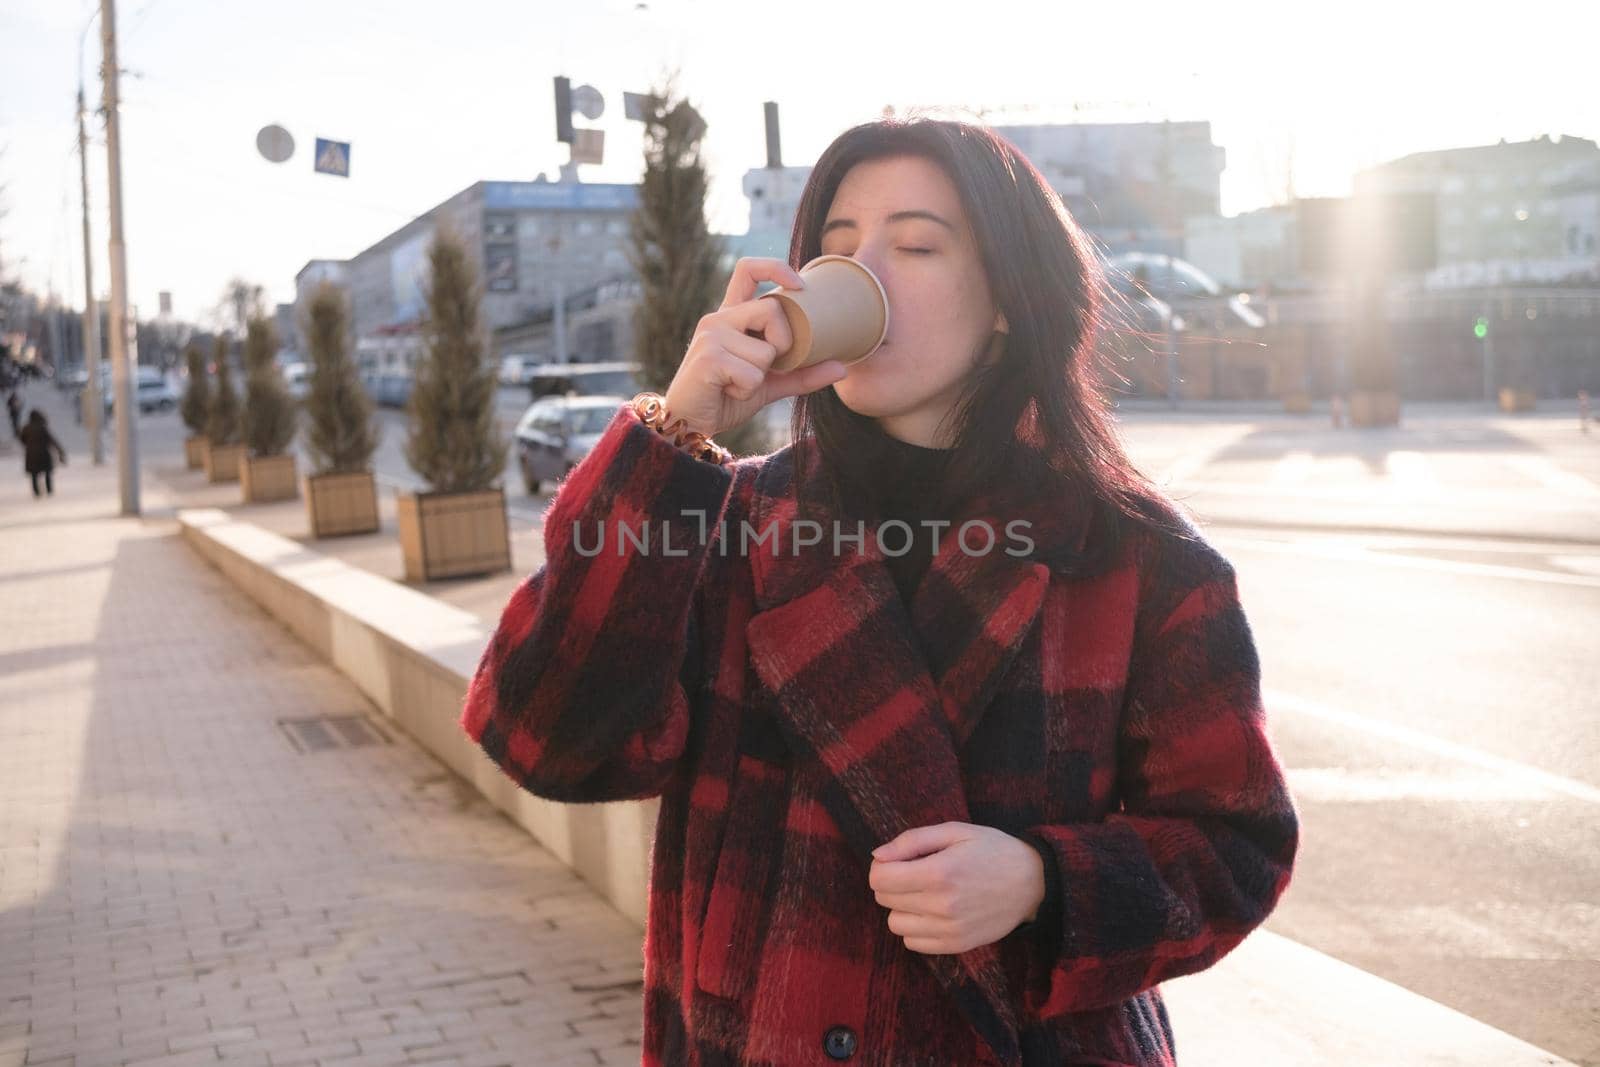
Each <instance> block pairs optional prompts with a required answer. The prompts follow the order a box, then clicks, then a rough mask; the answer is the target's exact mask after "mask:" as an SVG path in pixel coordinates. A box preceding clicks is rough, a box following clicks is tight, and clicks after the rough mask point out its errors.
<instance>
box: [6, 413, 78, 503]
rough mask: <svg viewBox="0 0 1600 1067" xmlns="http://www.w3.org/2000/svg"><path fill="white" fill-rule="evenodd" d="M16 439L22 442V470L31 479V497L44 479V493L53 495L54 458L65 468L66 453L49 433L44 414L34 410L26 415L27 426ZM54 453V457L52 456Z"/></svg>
mask: <svg viewBox="0 0 1600 1067" xmlns="http://www.w3.org/2000/svg"><path fill="white" fill-rule="evenodd" d="M17 439H18V440H19V441H21V442H22V469H23V471H24V472H25V473H26V474H27V475H28V477H29V478H32V479H33V495H34V496H39V495H41V494H40V492H39V479H40V478H41V477H42V478H43V479H44V488H45V492H46V493H49V494H50V495H51V496H54V495H55V492H56V485H55V479H54V474H55V469H56V463H55V457H56V456H60V457H61V464H62V466H66V462H67V452H66V450H65V449H64V448H62V447H61V442H59V441H57V440H56V438H55V435H54V434H52V433H51V432H50V424H49V423H48V422H47V421H45V417H44V412H42V411H40V410H39V409H38V408H34V409H33V410H32V411H30V412H29V413H28V422H27V425H25V426H23V427H22V430H21V431H20V432H19V433H18V434H17ZM52 453H54V455H52Z"/></svg>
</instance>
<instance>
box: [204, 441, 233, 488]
mask: <svg viewBox="0 0 1600 1067" xmlns="http://www.w3.org/2000/svg"><path fill="white" fill-rule="evenodd" d="M243 462H244V445H214V444H212V443H211V442H210V441H207V442H206V445H205V455H204V456H203V457H202V459H201V465H202V466H204V467H205V471H206V481H208V482H236V481H238V480H239V465H240V464H241V463H243Z"/></svg>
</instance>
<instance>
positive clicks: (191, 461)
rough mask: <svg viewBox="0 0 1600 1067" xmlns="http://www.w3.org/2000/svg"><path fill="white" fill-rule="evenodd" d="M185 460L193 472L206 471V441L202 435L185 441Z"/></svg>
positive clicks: (186, 438)
mask: <svg viewBox="0 0 1600 1067" xmlns="http://www.w3.org/2000/svg"><path fill="white" fill-rule="evenodd" d="M183 459H184V462H185V463H187V464H188V465H189V469H190V470H192V471H197V470H204V469H205V465H206V439H205V437H204V436H203V435H201V434H196V435H195V436H193V437H185V438H184V439H183Z"/></svg>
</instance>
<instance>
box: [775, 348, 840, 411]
mask: <svg viewBox="0 0 1600 1067" xmlns="http://www.w3.org/2000/svg"><path fill="white" fill-rule="evenodd" d="M849 373H850V368H849V367H847V366H845V365H844V364H843V363H841V362H839V361H838V360H836V359H825V360H823V361H822V362H821V363H814V364H812V365H811V366H809V367H801V368H800V369H799V370H779V371H773V372H772V373H770V374H768V375H767V380H766V392H765V393H763V394H762V402H763V403H764V404H770V403H772V402H773V401H774V400H782V399H783V398H784V397H786V396H800V395H802V394H804V393H814V392H816V391H817V390H818V389H822V388H824V387H826V386H829V385H832V384H833V383H834V382H837V381H840V380H841V379H843V378H844V377H845V376H846V375H847V374H849Z"/></svg>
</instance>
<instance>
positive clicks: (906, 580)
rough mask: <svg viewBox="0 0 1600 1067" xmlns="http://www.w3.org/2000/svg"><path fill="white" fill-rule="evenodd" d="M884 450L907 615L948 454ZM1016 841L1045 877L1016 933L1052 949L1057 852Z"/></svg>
mask: <svg viewBox="0 0 1600 1067" xmlns="http://www.w3.org/2000/svg"><path fill="white" fill-rule="evenodd" d="M885 445H886V448H887V455H886V456H885V460H884V463H883V465H882V466H881V467H880V468H879V470H878V471H877V472H876V481H875V485H874V491H875V493H876V499H877V506H878V515H879V525H880V526H881V525H882V523H884V522H887V521H888V520H890V519H900V520H901V521H903V522H906V523H908V524H909V525H910V527H911V530H912V533H913V534H914V537H913V539H912V541H911V548H910V550H909V551H907V552H905V553H904V554H903V555H891V554H890V552H888V551H886V552H884V562H885V563H887V564H888V567H889V573H890V574H892V575H893V576H894V582H895V585H896V586H898V587H899V589H900V596H901V598H902V599H903V600H904V601H905V603H906V607H907V609H908V610H909V608H910V606H911V598H912V595H913V594H914V593H915V592H916V589H917V585H918V584H919V583H920V582H921V581H922V577H923V575H925V574H926V573H927V571H928V567H929V565H930V564H932V562H933V529H932V528H931V527H927V526H923V525H921V523H922V521H923V520H925V519H949V518H951V516H949V515H944V514H940V513H939V508H938V507H937V506H936V502H935V492H936V490H937V488H938V487H939V485H940V483H941V481H942V477H943V467H944V462H945V460H946V458H947V457H948V456H949V450H948V449H944V448H928V447H926V446H923V445H914V444H911V443H910V442H907V441H901V440H900V439H898V438H895V437H889V436H888V435H887V434H886V435H885ZM951 536H954V531H953V530H952V528H951V527H949V526H944V527H941V528H940V529H939V538H940V544H941V545H942V544H943V543H944V541H945V539H946V538H948V537H951ZM883 543H884V545H885V546H886V547H887V548H889V549H893V550H895V551H898V550H899V549H900V547H901V546H902V545H903V544H904V543H905V531H904V530H902V529H900V528H899V527H894V528H892V529H890V530H888V531H886V532H885V533H884V535H883ZM1016 836H1017V837H1019V838H1020V839H1021V840H1022V841H1025V842H1027V843H1028V844H1029V845H1030V846H1032V847H1033V850H1034V851H1035V852H1037V853H1038V854H1039V858H1040V860H1041V861H1043V863H1044V872H1045V896H1044V900H1043V902H1041V903H1040V905H1039V911H1038V917H1037V918H1036V919H1035V921H1033V922H1029V923H1023V924H1022V925H1021V926H1020V927H1018V930H1019V932H1021V933H1022V934H1024V935H1026V936H1029V937H1033V938H1038V939H1041V940H1042V941H1043V942H1044V943H1045V944H1054V943H1055V941H1056V940H1057V939H1058V938H1059V936H1060V935H1059V933H1058V924H1057V922H1056V921H1055V920H1056V917H1057V915H1058V914H1059V909H1060V906H1061V879H1060V874H1059V872H1058V868H1057V867H1056V861H1055V857H1054V855H1053V851H1052V849H1051V847H1050V845H1049V843H1048V842H1046V841H1045V840H1044V839H1043V838H1042V837H1039V836H1038V835H1036V834H1032V833H1028V832H1024V833H1021V834H1018V835H1016Z"/></svg>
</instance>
